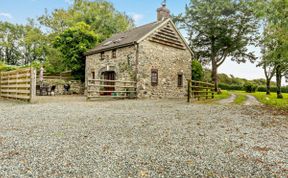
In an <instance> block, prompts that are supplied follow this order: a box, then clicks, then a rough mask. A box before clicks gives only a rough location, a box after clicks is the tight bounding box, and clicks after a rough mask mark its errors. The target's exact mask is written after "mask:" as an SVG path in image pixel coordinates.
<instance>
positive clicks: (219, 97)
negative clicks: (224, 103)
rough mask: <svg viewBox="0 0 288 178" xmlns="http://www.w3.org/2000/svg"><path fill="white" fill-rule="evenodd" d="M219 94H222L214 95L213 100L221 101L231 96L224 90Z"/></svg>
mask: <svg viewBox="0 0 288 178" xmlns="http://www.w3.org/2000/svg"><path fill="white" fill-rule="evenodd" d="M221 92H222V93H221V94H217V93H215V95H214V100H222V99H226V98H229V97H230V96H231V94H230V93H229V92H228V91H226V90H222V91H221Z"/></svg>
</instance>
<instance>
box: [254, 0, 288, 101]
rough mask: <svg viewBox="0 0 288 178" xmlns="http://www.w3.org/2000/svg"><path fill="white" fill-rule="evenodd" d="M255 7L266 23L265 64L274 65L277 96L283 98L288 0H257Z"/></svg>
mask: <svg viewBox="0 0 288 178" xmlns="http://www.w3.org/2000/svg"><path fill="white" fill-rule="evenodd" d="M255 7H256V8H255V9H258V8H257V7H262V8H260V10H256V12H257V13H258V15H259V17H260V18H262V20H263V21H264V23H265V24H267V25H266V26H265V31H264V37H263V38H264V40H263V41H262V45H263V46H264V49H266V51H265V56H264V59H265V61H264V64H265V65H269V66H272V67H273V68H274V70H275V74H276V85H277V98H283V96H282V91H281V83H282V82H281V80H282V77H283V76H285V75H286V74H287V73H288V51H287V49H288V1H287V0H267V1H256V2H255Z"/></svg>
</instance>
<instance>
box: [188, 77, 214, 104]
mask: <svg viewBox="0 0 288 178" xmlns="http://www.w3.org/2000/svg"><path fill="white" fill-rule="evenodd" d="M187 82H188V99H187V101H188V102H190V100H191V99H198V100H200V99H201V98H202V99H209V98H210V99H213V98H214V93H215V91H214V84H212V83H207V82H201V81H195V80H187Z"/></svg>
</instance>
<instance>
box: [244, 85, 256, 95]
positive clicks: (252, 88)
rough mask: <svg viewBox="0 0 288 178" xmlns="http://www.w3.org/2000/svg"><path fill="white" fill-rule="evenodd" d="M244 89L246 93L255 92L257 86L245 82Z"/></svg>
mask: <svg viewBox="0 0 288 178" xmlns="http://www.w3.org/2000/svg"><path fill="white" fill-rule="evenodd" d="M243 87H244V90H245V91H246V92H247V93H255V92H256V91H257V88H258V86H257V85H255V84H252V83H245V84H244V86H243Z"/></svg>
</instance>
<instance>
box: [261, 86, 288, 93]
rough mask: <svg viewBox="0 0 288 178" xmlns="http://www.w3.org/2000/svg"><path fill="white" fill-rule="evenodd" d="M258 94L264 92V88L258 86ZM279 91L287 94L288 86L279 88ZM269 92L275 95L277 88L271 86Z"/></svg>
mask: <svg viewBox="0 0 288 178" xmlns="http://www.w3.org/2000/svg"><path fill="white" fill-rule="evenodd" d="M257 91H259V92H266V86H260V87H258V90H257ZM281 91H282V93H288V86H285V87H281ZM270 92H272V93H276V92H277V87H275V86H273V87H271V88H270Z"/></svg>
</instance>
